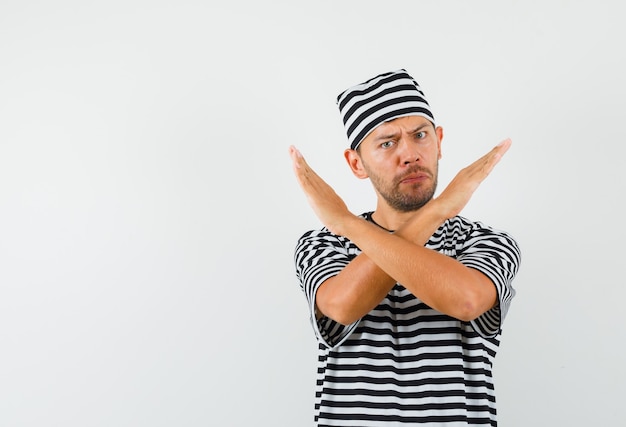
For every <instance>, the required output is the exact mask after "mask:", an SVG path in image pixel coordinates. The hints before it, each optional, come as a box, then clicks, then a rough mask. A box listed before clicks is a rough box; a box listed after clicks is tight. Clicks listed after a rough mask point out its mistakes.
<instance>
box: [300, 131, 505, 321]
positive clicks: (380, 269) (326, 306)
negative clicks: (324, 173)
mask: <svg viewBox="0 0 626 427" xmlns="http://www.w3.org/2000/svg"><path fill="white" fill-rule="evenodd" d="M509 146H510V141H509V140H506V141H504V142H503V143H502V144H499V145H498V146H497V147H495V148H494V149H493V150H491V151H490V152H489V153H487V154H486V155H485V156H483V157H482V158H480V159H479V160H477V161H476V162H474V163H473V164H471V165H470V166H468V167H467V168H465V169H463V170H462V171H461V172H459V174H457V176H456V177H455V178H454V179H453V180H452V182H451V183H450V184H449V185H448V187H447V188H446V189H445V190H444V191H443V193H442V194H441V195H440V196H439V197H438V198H437V199H434V200H432V201H431V202H429V203H428V204H427V205H426V206H424V207H423V208H422V209H420V210H419V211H418V212H416V214H415V216H414V217H413V218H412V219H411V220H410V221H409V222H407V223H406V224H405V225H404V226H403V227H402V228H401V229H399V230H397V231H396V233H394V234H390V233H388V232H386V231H384V230H382V229H380V228H379V227H377V226H375V225H373V224H371V223H369V222H367V221H364V220H363V219H362V218H359V217H356V216H354V215H353V214H351V213H350V212H349V211H348V209H347V207H346V206H345V204H344V203H343V201H342V200H341V198H339V196H337V194H335V192H334V191H333V190H332V188H331V187H330V186H328V185H327V184H326V183H325V182H324V181H323V180H322V179H321V178H320V177H319V176H317V174H315V172H314V171H313V170H312V169H311V168H310V167H309V166H308V165H307V164H306V162H305V161H304V159H303V158H302V156H301V155H300V154H299V152H298V151H297V150H296V149H295V148H293V147H292V148H291V149H290V152H291V156H292V160H293V164H294V171H295V173H296V176H297V178H298V180H299V182H300V185H301V186H302V188H303V190H304V192H305V194H306V195H307V197H308V199H309V202H310V204H311V206H312V207H313V209H314V210H315V212H316V214H317V215H318V217H319V218H320V219H321V220H322V222H323V223H324V224H325V225H326V226H327V227H328V228H329V229H330V230H331V231H333V232H334V233H336V234H339V235H343V236H345V237H347V238H348V239H350V240H351V241H353V242H354V243H355V244H356V245H357V246H358V247H359V248H360V249H361V250H362V254H361V255H359V256H357V257H356V258H355V259H354V260H353V261H352V262H351V263H350V264H349V265H348V266H347V267H346V268H345V269H344V270H342V272H341V273H339V274H338V275H336V276H334V277H333V278H331V279H328V280H326V281H325V282H324V283H323V284H322V285H321V286H320V288H319V290H318V292H317V297H316V304H317V307H318V309H319V310H320V311H321V312H322V313H323V314H324V315H326V316H328V317H330V318H332V319H333V320H336V321H338V322H340V323H343V324H348V323H352V322H353V321H355V320H357V319H359V318H361V317H362V316H363V315H365V314H366V313H368V312H369V311H370V310H372V309H373V308H374V307H376V305H378V304H379V303H380V301H381V300H382V299H383V298H384V297H385V295H387V293H388V292H389V290H390V289H391V288H392V287H393V286H394V284H395V283H396V282H400V283H402V284H403V285H404V286H405V287H406V288H407V289H408V290H409V291H411V292H412V293H413V294H414V295H416V296H417V297H418V298H420V299H421V300H422V301H424V302H425V303H426V304H428V305H429V306H431V307H433V308H435V309H437V310H439V311H441V312H443V313H446V314H448V315H450V316H453V317H456V318H459V319H462V320H471V319H474V318H476V317H478V316H479V315H480V314H482V313H484V312H485V311H487V310H488V309H490V308H491V307H493V305H494V304H495V302H496V290H495V287H494V286H493V284H492V283H491V281H490V280H489V279H488V278H487V277H486V276H484V275H483V274H482V273H480V272H478V271H476V270H473V269H470V268H467V267H465V266H464V265H462V264H461V263H460V262H458V261H456V260H454V259H453V258H450V257H447V256H445V255H442V254H439V253H438V252H435V251H432V250H429V249H426V248H424V244H425V243H426V242H427V241H428V239H429V237H430V236H431V235H432V234H433V233H434V232H435V231H436V229H437V228H438V227H439V225H441V223H442V222H443V221H445V219H447V218H450V217H453V216H454V215H457V214H458V213H459V212H460V211H461V210H462V208H463V207H464V206H465V204H466V203H467V202H468V201H469V199H470V197H471V195H472V194H473V192H474V191H475V190H476V188H477V187H478V186H479V184H480V183H481V182H482V181H483V180H484V179H485V178H486V177H487V175H488V174H489V173H490V172H491V170H492V169H493V167H494V166H495V164H497V162H498V161H499V160H500V158H501V157H502V155H503V154H504V153H505V152H506V151H507V150H508V148H509Z"/></svg>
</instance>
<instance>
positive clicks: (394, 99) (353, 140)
mask: <svg viewBox="0 0 626 427" xmlns="http://www.w3.org/2000/svg"><path fill="white" fill-rule="evenodd" d="M337 105H338V106H339V112H340V114H341V118H342V119H343V124H344V126H345V128H346V132H347V134H348V141H349V143H350V148H352V149H353V150H356V149H357V147H358V146H359V144H360V143H361V142H362V141H363V139H364V138H365V137H366V136H367V135H369V133H370V132H371V131H372V130H374V128H376V126H378V125H380V124H381V123H384V122H388V121H390V120H393V119H397V118H398V117H405V116H422V117H425V118H427V119H428V120H430V121H431V122H433V123H434V122H435V118H434V116H433V114H432V112H431V111H430V106H429V105H428V102H426V98H425V97H424V92H423V91H422V89H421V88H420V86H419V84H418V83H417V82H416V81H415V80H414V79H413V77H411V76H410V75H409V74H408V73H407V72H406V70H404V69H401V70H397V71H392V72H388V73H384V74H380V75H378V76H376V77H373V78H371V79H370V80H368V81H366V82H364V83H361V84H358V85H356V86H353V87H351V88H348V89H346V90H345V91H343V92H342V93H341V94H339V96H338V97H337Z"/></svg>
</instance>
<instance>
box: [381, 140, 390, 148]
mask: <svg viewBox="0 0 626 427" xmlns="http://www.w3.org/2000/svg"><path fill="white" fill-rule="evenodd" d="M380 146H381V148H391V147H392V146H393V141H385V142H383V143H382V144H380Z"/></svg>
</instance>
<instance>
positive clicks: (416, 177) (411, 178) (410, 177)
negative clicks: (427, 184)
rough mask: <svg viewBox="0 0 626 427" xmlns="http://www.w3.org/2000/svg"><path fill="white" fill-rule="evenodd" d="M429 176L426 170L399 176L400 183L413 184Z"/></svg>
mask: <svg viewBox="0 0 626 427" xmlns="http://www.w3.org/2000/svg"><path fill="white" fill-rule="evenodd" d="M429 178H430V175H429V174H428V173H426V172H413V173H408V174H407V175H404V176H403V177H402V178H400V183H401V184H414V183H416V182H422V181H425V180H427V179H429Z"/></svg>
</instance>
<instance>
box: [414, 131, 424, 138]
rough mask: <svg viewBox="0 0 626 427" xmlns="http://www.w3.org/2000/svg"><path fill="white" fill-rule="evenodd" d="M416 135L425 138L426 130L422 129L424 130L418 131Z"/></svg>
mask: <svg viewBox="0 0 626 427" xmlns="http://www.w3.org/2000/svg"><path fill="white" fill-rule="evenodd" d="M415 137H416V138H417V139H424V138H426V132H424V131H422V130H421V131H419V132H416V133H415Z"/></svg>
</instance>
